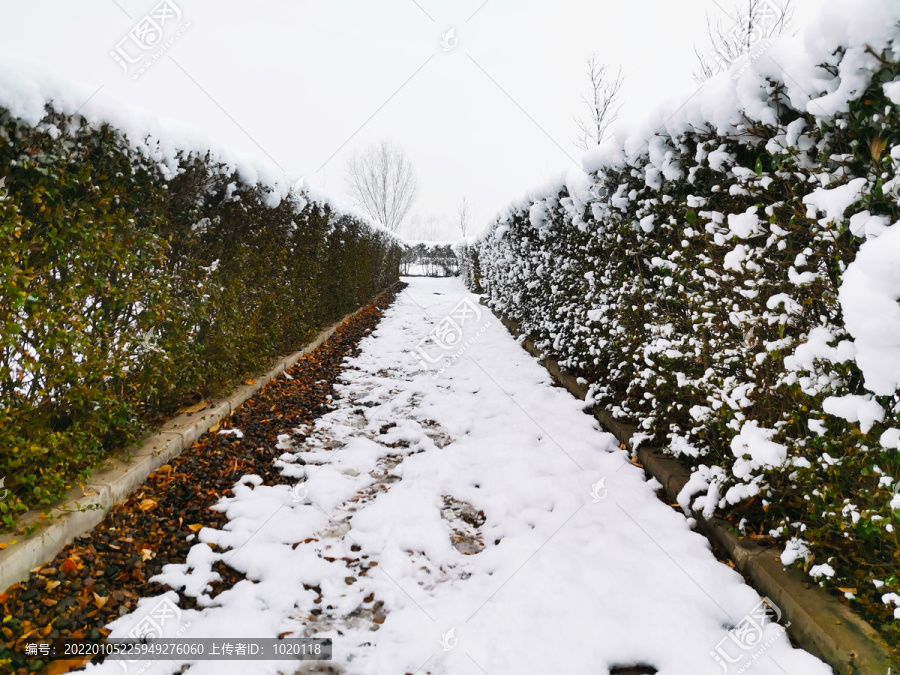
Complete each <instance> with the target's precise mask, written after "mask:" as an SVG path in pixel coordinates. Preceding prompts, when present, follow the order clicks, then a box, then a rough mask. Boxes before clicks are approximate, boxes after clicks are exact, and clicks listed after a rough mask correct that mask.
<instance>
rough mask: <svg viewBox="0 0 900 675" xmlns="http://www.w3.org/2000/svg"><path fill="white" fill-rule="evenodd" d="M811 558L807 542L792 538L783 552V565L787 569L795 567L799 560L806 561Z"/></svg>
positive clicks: (781, 557)
mask: <svg viewBox="0 0 900 675" xmlns="http://www.w3.org/2000/svg"><path fill="white" fill-rule="evenodd" d="M808 557H809V547H808V546H807V545H806V542H805V541H803V540H802V539H797V538H796V537H791V539H790V540H788V542H787V543H786V544H785V546H784V551H782V552H781V556H780V559H781V564H782V565H784V566H785V567H789V566H790V565H793V564H794V563H795V562H797V560H806V559H807V558H808Z"/></svg>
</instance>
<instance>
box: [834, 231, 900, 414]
mask: <svg viewBox="0 0 900 675" xmlns="http://www.w3.org/2000/svg"><path fill="white" fill-rule="evenodd" d="M838 299H839V300H840V303H841V310H842V311H843V314H844V323H845V325H846V327H847V331H848V332H849V333H850V335H852V336H853V338H854V344H855V345H856V349H857V352H858V353H857V356H856V362H857V364H858V365H859V367H860V369H861V370H862V372H863V376H864V378H865V383H866V387H867V388H868V389H869V390H870V391H872V392H874V393H875V394H878V395H879V396H890V395H892V394H893V393H894V391H895V390H896V389H897V387H898V386H900V304H898V303H897V300H898V299H900V227H897V224H896V223H895V224H894V225H892V226H891V227H889V228H887V230H885V231H884V232H883V233H882V234H881V235H880V236H878V237H877V238H875V239H871V240H867V241H866V242H865V243H864V244H863V245H862V246H860V249H859V253H858V254H857V256H856V260H854V261H853V262H852V263H851V264H850V265H849V266H848V267H847V270H846V271H845V272H844V275H843V283H842V284H841V287H840V291H839V294H838Z"/></svg>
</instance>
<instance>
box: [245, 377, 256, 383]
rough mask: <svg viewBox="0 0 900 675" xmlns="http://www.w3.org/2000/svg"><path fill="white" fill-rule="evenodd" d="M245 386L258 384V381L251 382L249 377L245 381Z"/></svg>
mask: <svg viewBox="0 0 900 675" xmlns="http://www.w3.org/2000/svg"><path fill="white" fill-rule="evenodd" d="M244 384H256V380H251V379H250V378H249V377H248V378H247V379H246V380H244Z"/></svg>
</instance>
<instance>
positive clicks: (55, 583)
mask: <svg viewBox="0 0 900 675" xmlns="http://www.w3.org/2000/svg"><path fill="white" fill-rule="evenodd" d="M57 586H59V582H58V581H53V579H49V580H48V581H47V585H46V586H44V589H45V590H48V591H52V590H53V589H54V588H56V587H57Z"/></svg>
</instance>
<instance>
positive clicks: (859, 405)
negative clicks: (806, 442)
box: [822, 394, 884, 434]
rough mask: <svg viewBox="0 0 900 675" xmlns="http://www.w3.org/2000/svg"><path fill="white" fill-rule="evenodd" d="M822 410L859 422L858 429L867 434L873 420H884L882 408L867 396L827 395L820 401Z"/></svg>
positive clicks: (872, 424) (873, 422)
mask: <svg viewBox="0 0 900 675" xmlns="http://www.w3.org/2000/svg"><path fill="white" fill-rule="evenodd" d="M822 410H824V411H825V412H827V413H828V414H829V415H834V416H835V417H841V418H843V419H845V420H847V421H848V422H859V430H860V431H861V432H862V433H864V434H867V433H869V430H870V429H871V428H872V427H873V426H874V424H875V422H881V421H883V420H884V408H882V407H881V406H880V405H878V402H877V401H874V400H872V399H871V398H870V397H867V396H859V395H856V394H848V395H846V396H829V397H828V398H826V399H825V400H824V401H822Z"/></svg>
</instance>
